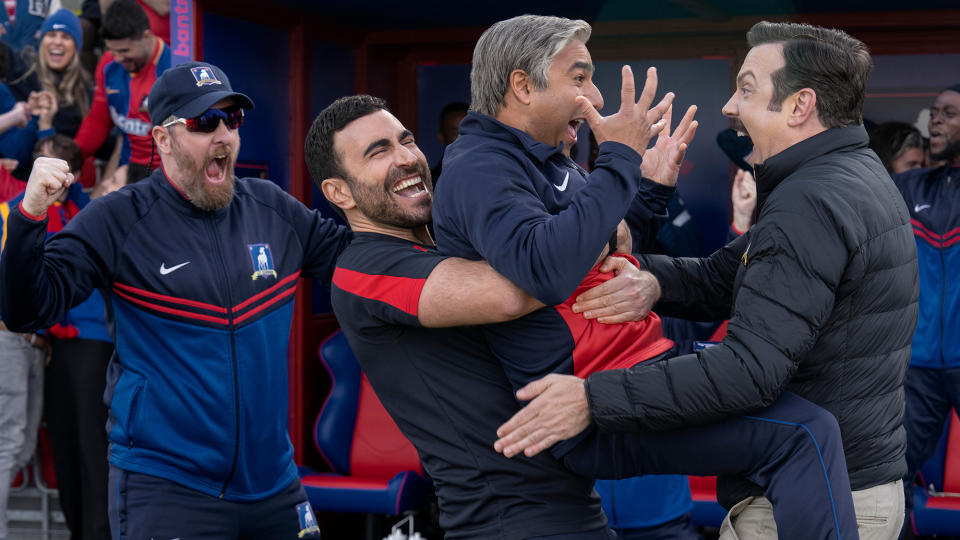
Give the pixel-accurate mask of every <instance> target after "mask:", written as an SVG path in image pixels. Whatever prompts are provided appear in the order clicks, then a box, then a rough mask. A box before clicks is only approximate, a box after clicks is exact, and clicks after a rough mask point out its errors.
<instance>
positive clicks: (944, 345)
mask: <svg viewBox="0 0 960 540" xmlns="http://www.w3.org/2000/svg"><path fill="white" fill-rule="evenodd" d="M929 130H930V156H931V158H932V159H934V160H937V161H940V160H943V161H946V164H945V165H942V166H940V167H936V168H933V169H912V170H909V171H907V172H904V173H902V174H895V175H893V181H894V183H895V184H896V185H897V187H898V188H899V189H900V193H901V194H902V195H903V198H904V200H905V201H906V203H907V209H908V210H909V211H910V218H911V219H910V221H911V223H912V225H913V233H914V238H915V239H916V242H917V260H918V266H919V271H920V274H919V276H920V317H919V320H918V321H917V330H916V333H915V334H914V336H913V343H912V344H911V355H910V369H909V371H908V372H907V381H906V384H905V385H904V390H905V393H906V412H905V415H904V420H903V424H904V427H906V429H907V469H908V470H907V475H906V476H905V477H904V482H903V483H904V488H905V489H906V513H907V520H906V521H905V527H904V528H905V529H910V526H909V525H910V519H909V517H910V512H911V510H912V508H913V480H914V478H915V477H916V474H917V470H918V469H919V468H920V466H922V465H923V463H924V462H925V461H926V460H928V459H929V458H930V456H932V455H933V452H934V450H935V448H936V445H937V441H938V440H939V438H940V434H941V432H942V431H943V424H944V421H946V419H947V417H948V415H949V414H950V410H951V408H954V409H956V408H958V407H960V333H958V332H957V329H958V328H960V84H957V85H954V86H951V87H949V88H946V89H944V90H943V91H942V92H940V94H939V95H938V96H937V98H936V99H935V100H934V102H933V106H932V107H930V121H929Z"/></svg>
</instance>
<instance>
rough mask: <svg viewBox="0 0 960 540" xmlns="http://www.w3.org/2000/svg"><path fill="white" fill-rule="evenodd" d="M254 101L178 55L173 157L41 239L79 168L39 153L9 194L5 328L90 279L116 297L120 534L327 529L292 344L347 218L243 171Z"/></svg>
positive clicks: (115, 527)
mask: <svg viewBox="0 0 960 540" xmlns="http://www.w3.org/2000/svg"><path fill="white" fill-rule="evenodd" d="M252 108H253V102H252V101H251V100H250V98H248V97H247V96H245V95H243V94H241V93H238V92H234V91H233V89H232V87H231V86H230V81H229V79H227V76H226V74H225V73H223V71H221V70H220V69H219V68H217V67H216V66H213V65H211V64H206V63H187V64H181V65H179V66H176V67H174V68H171V69H170V70H168V71H166V72H165V73H164V74H163V75H162V76H161V77H160V78H159V79H158V80H157V83H156V84H155V85H154V87H153V89H152V90H151V92H150V95H149V109H150V111H149V112H150V118H151V119H152V122H153V127H152V129H151V135H152V137H153V141H154V143H155V145H156V150H157V154H158V155H159V157H160V165H161V169H158V170H156V171H154V172H153V173H152V174H151V175H150V176H149V177H147V178H146V179H144V180H142V181H140V182H138V183H136V184H133V185H128V186H127V187H125V188H124V189H122V190H120V191H117V192H115V193H112V194H110V195H108V196H105V197H102V198H100V199H97V200H95V201H94V202H93V203H92V204H91V205H89V206H88V207H87V211H86V212H83V213H81V214H80V215H78V216H77V217H76V218H75V219H74V220H72V221H71V222H70V224H69V225H68V227H67V228H65V229H64V230H63V232H62V233H61V234H59V235H57V236H56V237H54V238H52V239H51V240H50V241H49V242H47V243H46V244H44V233H45V231H46V227H45V221H46V219H45V218H42V217H38V216H43V215H45V211H46V209H47V207H48V206H49V205H50V204H51V203H52V202H53V201H54V200H56V198H57V197H58V196H59V194H60V192H61V191H62V190H63V189H66V188H67V187H68V186H69V185H70V184H71V183H72V182H73V177H72V176H71V175H70V174H69V172H68V167H67V165H66V163H65V162H63V161H61V160H57V159H47V158H40V159H38V160H37V162H36V164H35V165H34V169H33V172H32V174H31V176H30V180H29V181H28V184H27V188H26V193H25V195H24V198H23V201H22V204H21V205H20V206H19V207H18V208H15V209H11V211H10V215H9V218H8V222H7V227H8V234H7V244H6V250H5V252H4V254H3V257H2V260H0V312H2V313H3V315H4V321H5V322H6V323H7V325H8V326H9V327H10V328H12V329H15V330H16V331H20V332H22V331H26V329H28V328H29V329H34V328H42V327H46V326H49V325H50V324H52V323H53V322H56V321H57V320H59V318H60V317H61V316H62V314H63V313H64V311H66V310H67V309H69V308H70V307H71V306H73V305H75V304H77V303H79V302H80V301H81V300H83V299H84V298H86V297H87V295H89V294H90V292H91V291H92V290H93V289H94V288H98V289H100V290H102V291H104V292H105V294H104V296H105V298H106V299H107V300H108V304H110V305H111V307H112V316H113V325H112V326H113V331H114V336H113V337H114V340H115V343H116V353H115V354H114V357H113V359H112V360H111V363H110V368H109V369H108V375H107V391H106V393H105V400H106V402H107V404H108V405H109V407H110V419H109V422H108V424H107V430H108V435H109V438H110V442H111V444H110V456H109V457H110V464H111V470H110V485H109V492H110V521H111V529H112V534H113V537H114V538H138V539H139V538H178V537H182V538H218V539H220V538H241V537H242V538H258V539H261V538H264V539H272V538H277V539H290V538H297V537H300V538H303V537H307V536H309V535H319V531H318V529H317V527H316V520H315V519H314V517H313V514H312V511H311V510H310V506H309V504H308V503H307V500H306V496H305V494H304V491H303V488H302V486H301V484H300V480H299V478H298V476H297V469H296V466H295V465H294V462H293V447H292V445H291V443H290V440H289V438H288V436H287V384H288V380H287V352H288V351H287V343H288V341H289V331H290V321H291V316H292V313H293V297H294V292H295V290H296V287H297V282H298V278H299V277H300V276H301V275H302V276H304V277H312V278H321V279H324V280H329V279H330V277H331V273H332V271H333V267H334V262H335V261H336V258H337V256H338V255H339V253H340V252H341V250H342V249H343V248H344V247H345V245H346V243H347V242H348V240H349V233H348V232H347V231H346V230H345V229H344V228H343V227H339V226H337V225H335V224H334V223H333V222H332V221H330V220H327V219H324V218H322V217H321V216H320V215H319V214H318V213H317V212H316V211H313V210H309V209H307V208H306V207H304V206H303V205H302V204H301V203H300V202H298V201H297V200H296V199H294V198H293V197H291V196H290V195H289V194H287V193H286V192H284V191H283V190H281V189H280V188H279V187H277V186H276V185H275V184H273V183H272V182H269V181H266V180H260V179H254V178H235V177H234V175H233V170H234V164H235V162H236V158H237V152H238V149H239V147H240V135H239V129H238V128H239V127H240V126H241V125H242V123H243V118H244V113H245V111H249V110H251V109H252Z"/></svg>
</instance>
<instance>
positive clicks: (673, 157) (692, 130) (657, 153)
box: [640, 105, 699, 186]
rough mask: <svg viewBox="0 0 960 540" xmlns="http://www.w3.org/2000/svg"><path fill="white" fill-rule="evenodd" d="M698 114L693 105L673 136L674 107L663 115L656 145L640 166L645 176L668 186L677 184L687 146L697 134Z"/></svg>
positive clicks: (644, 157)
mask: <svg viewBox="0 0 960 540" xmlns="http://www.w3.org/2000/svg"><path fill="white" fill-rule="evenodd" d="M696 113H697V106H696V105H691V106H690V107H689V108H688V109H687V112H686V114H684V115H683V118H682V119H681V120H680V123H679V124H677V129H675V130H673V134H672V135H671V131H670V122H671V119H672V117H673V106H671V107H670V108H669V109H667V112H666V113H665V114H664V115H663V122H664V126H663V129H662V130H661V131H660V133H659V134H658V135H657V142H656V144H654V145H653V148H651V149H649V150H647V153H646V154H644V156H643V163H642V164H641V165H640V170H642V171H643V176H645V177H647V178H649V179H651V180H653V181H654V182H657V183H659V184H664V185H667V186H674V185H676V184H677V176H679V175H680V165H682V164H683V157H684V156H685V155H686V153H687V146H689V145H690V143H691V142H693V137H694V135H696V134H697V126H698V125H699V124H698V122H697V121H696V120H694V119H693V116H694V115H695V114H696Z"/></svg>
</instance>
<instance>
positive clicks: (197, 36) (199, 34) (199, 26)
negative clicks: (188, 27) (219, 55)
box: [193, 0, 203, 62]
mask: <svg viewBox="0 0 960 540" xmlns="http://www.w3.org/2000/svg"><path fill="white" fill-rule="evenodd" d="M193 59H194V60H196V61H198V62H199V61H201V60H203V6H202V5H200V2H199V1H198V0H193Z"/></svg>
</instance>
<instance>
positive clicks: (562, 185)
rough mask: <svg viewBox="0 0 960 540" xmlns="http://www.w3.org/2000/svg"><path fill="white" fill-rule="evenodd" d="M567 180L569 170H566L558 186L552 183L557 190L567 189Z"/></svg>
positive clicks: (568, 178)
mask: <svg viewBox="0 0 960 540" xmlns="http://www.w3.org/2000/svg"><path fill="white" fill-rule="evenodd" d="M569 181H570V172H569V171H568V172H567V175H566V176H564V177H563V183H562V184H560V185H559V186H558V185H556V184H554V185H553V187H555V188H557V191H566V190H567V182H569Z"/></svg>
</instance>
